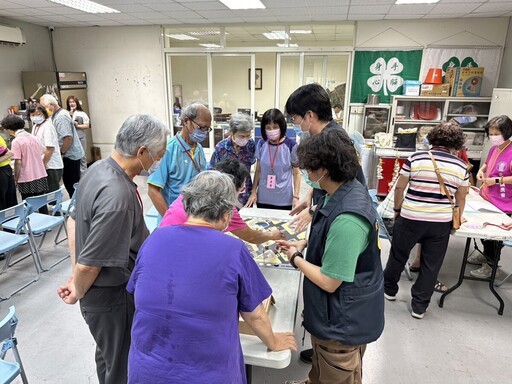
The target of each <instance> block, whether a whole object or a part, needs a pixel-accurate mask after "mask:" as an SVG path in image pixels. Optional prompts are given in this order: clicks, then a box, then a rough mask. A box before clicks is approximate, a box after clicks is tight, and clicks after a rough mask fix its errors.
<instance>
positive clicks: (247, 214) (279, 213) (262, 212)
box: [240, 208, 292, 221]
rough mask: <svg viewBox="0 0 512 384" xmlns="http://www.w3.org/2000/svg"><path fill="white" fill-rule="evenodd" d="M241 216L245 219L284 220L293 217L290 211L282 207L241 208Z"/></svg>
mask: <svg viewBox="0 0 512 384" xmlns="http://www.w3.org/2000/svg"><path fill="white" fill-rule="evenodd" d="M240 216H242V218H244V219H245V218H251V219H253V218H257V219H277V220H283V221H289V220H291V219H292V216H290V211H284V210H281V209H263V208H242V209H240Z"/></svg>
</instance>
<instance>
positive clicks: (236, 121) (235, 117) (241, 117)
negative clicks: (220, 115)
mask: <svg viewBox="0 0 512 384" xmlns="http://www.w3.org/2000/svg"><path fill="white" fill-rule="evenodd" d="M252 128H253V122H252V119H251V116H249V115H246V114H245V113H240V112H237V113H234V114H232V115H231V119H230V120H229V129H230V130H231V132H233V133H237V132H238V131H243V132H250V131H252Z"/></svg>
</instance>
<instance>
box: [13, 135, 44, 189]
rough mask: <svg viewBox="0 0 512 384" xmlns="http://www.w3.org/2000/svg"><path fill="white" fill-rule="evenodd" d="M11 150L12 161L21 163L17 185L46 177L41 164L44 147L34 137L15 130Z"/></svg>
mask: <svg viewBox="0 0 512 384" xmlns="http://www.w3.org/2000/svg"><path fill="white" fill-rule="evenodd" d="M11 150H12V159H13V160H20V161H21V169H20V174H19V177H18V180H17V182H18V183H28V182H30V181H35V180H39V179H42V178H43V177H46V176H47V174H46V169H45V168H44V163H43V151H44V147H43V145H42V144H41V143H40V142H39V140H37V139H36V137H35V136H34V135H32V134H31V133H28V132H27V131H25V130H23V129H19V130H17V131H16V133H15V138H14V140H13V141H12V144H11Z"/></svg>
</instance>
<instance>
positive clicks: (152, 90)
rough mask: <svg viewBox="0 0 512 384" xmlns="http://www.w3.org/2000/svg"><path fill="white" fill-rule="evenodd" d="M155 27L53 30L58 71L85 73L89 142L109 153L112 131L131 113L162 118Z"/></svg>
mask: <svg viewBox="0 0 512 384" xmlns="http://www.w3.org/2000/svg"><path fill="white" fill-rule="evenodd" d="M160 33H161V30H160V27H159V26H148V27H138V26H137V27H91V28H57V29H56V30H55V32H54V37H55V38H54V42H55V56H56V61H57V67H58V69H59V71H83V72H86V73H87V81H88V98H89V109H90V114H91V116H90V117H91V127H92V135H93V142H94V145H96V146H98V147H100V148H101V151H102V157H103V158H105V157H107V156H108V155H109V154H110V153H111V151H112V149H113V148H112V144H113V143H114V141H115V137H116V134H117V131H118V130H119V128H120V127H121V124H122V123H123V121H124V120H125V119H126V118H127V117H128V116H129V115H132V114H134V113H148V114H151V115H154V116H156V117H158V118H160V119H162V120H163V121H166V112H165V111H166V105H165V74H164V70H163V65H162V47H161V43H160V38H161V36H160Z"/></svg>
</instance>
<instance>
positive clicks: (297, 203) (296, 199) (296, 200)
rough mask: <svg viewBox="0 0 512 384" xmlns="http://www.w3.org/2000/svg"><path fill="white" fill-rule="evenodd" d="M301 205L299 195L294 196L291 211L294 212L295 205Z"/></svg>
mask: <svg viewBox="0 0 512 384" xmlns="http://www.w3.org/2000/svg"><path fill="white" fill-rule="evenodd" d="M297 205H299V198H298V197H295V196H293V200H292V210H291V211H290V214H291V213H292V212H293V210H294V209H295V207H296V206H297Z"/></svg>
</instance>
